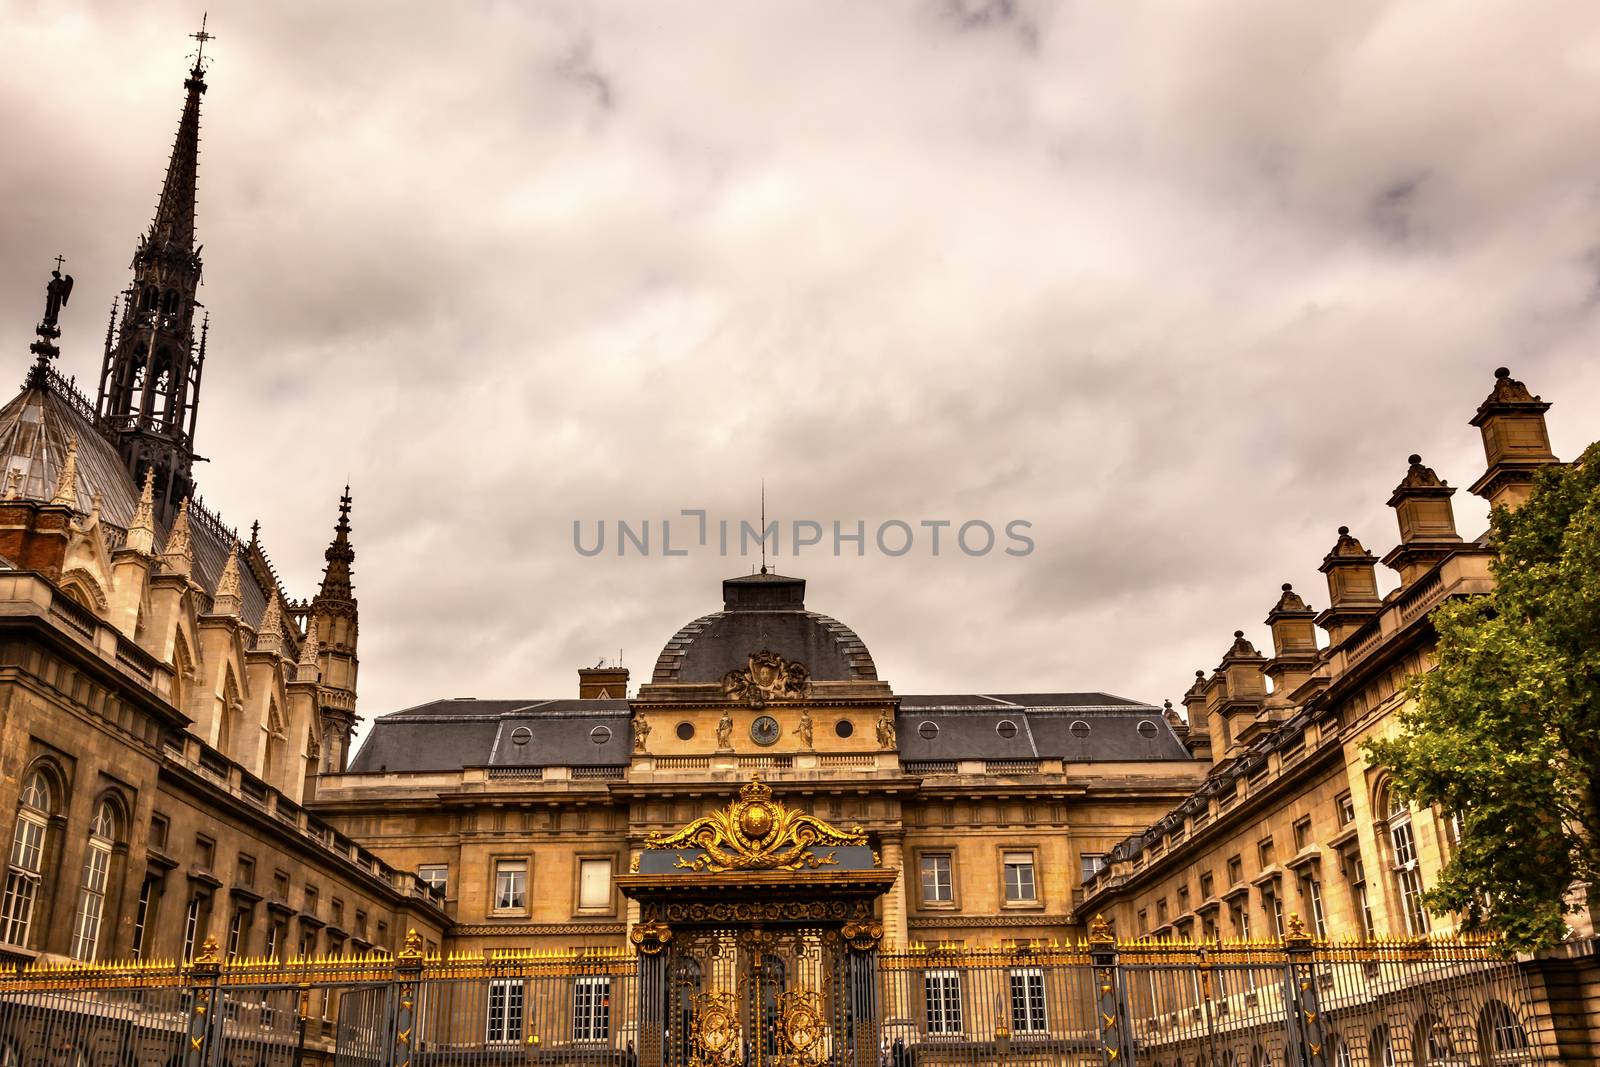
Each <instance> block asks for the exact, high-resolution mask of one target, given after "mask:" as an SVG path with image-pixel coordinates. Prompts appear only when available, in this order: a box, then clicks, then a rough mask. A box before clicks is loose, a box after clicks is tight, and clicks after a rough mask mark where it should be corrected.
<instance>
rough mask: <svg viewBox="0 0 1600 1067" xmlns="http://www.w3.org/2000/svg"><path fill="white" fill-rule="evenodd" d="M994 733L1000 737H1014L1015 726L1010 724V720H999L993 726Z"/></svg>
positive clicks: (1015, 732) (1015, 734)
mask: <svg viewBox="0 0 1600 1067" xmlns="http://www.w3.org/2000/svg"><path fill="white" fill-rule="evenodd" d="M994 732H995V733H997V734H999V735H1000V736H1001V737H1016V736H1017V724H1016V723H1014V722H1012V721H1011V720H1010V719H1001V720H1000V721H999V722H997V723H995V724H994Z"/></svg>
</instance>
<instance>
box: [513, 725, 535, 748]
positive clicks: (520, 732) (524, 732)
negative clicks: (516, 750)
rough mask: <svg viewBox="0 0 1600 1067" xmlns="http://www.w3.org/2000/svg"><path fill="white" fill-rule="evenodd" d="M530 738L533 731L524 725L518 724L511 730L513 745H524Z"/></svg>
mask: <svg viewBox="0 0 1600 1067" xmlns="http://www.w3.org/2000/svg"><path fill="white" fill-rule="evenodd" d="M532 740H533V731H532V730H530V729H528V728H527V727H526V726H519V727H517V728H516V729H515V730H512V731H511V743H512V744H513V745H525V744H527V743H528V742H529V741H532Z"/></svg>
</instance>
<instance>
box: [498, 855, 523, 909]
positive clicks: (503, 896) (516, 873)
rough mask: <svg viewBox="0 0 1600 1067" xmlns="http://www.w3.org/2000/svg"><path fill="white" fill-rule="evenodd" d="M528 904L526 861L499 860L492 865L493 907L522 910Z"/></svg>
mask: <svg viewBox="0 0 1600 1067" xmlns="http://www.w3.org/2000/svg"><path fill="white" fill-rule="evenodd" d="M527 906H528V861H527V860H499V861H498V862H496V863H495V865H494V909H495V910H496V911H522V910H524V909H525V908H527Z"/></svg>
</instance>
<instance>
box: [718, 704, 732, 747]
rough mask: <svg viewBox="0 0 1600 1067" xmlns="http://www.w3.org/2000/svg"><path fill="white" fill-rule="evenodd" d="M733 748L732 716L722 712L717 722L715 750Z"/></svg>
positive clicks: (729, 713)
mask: <svg viewBox="0 0 1600 1067" xmlns="http://www.w3.org/2000/svg"><path fill="white" fill-rule="evenodd" d="M732 747H733V714H732V713H731V712H727V711H725V712H723V713H722V718H721V719H719V720H717V748H718V749H730V748H732Z"/></svg>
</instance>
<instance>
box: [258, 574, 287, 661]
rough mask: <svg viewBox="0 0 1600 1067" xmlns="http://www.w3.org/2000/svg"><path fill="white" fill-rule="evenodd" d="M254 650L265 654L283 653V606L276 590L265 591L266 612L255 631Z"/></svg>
mask: <svg viewBox="0 0 1600 1067" xmlns="http://www.w3.org/2000/svg"><path fill="white" fill-rule="evenodd" d="M256 648H258V649H262V650H264V651H267V652H282V651H283V605H282V604H281V603H280V602H279V600H278V591H277V590H276V589H268V590H267V610H266V611H265V612H263V613H262V615H261V626H260V627H259V628H258V629H257V630H256Z"/></svg>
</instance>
